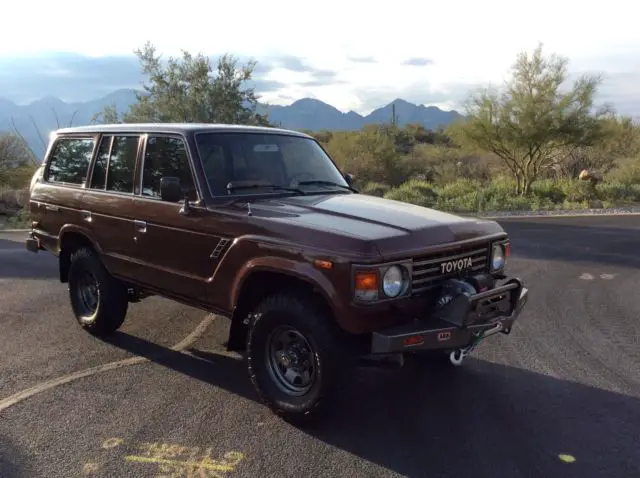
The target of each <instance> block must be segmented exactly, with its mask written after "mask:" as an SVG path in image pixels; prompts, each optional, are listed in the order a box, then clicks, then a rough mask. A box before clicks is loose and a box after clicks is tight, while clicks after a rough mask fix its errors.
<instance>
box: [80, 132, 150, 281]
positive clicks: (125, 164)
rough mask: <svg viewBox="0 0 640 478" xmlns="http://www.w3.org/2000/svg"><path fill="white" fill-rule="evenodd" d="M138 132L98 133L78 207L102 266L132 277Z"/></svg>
mask: <svg viewBox="0 0 640 478" xmlns="http://www.w3.org/2000/svg"><path fill="white" fill-rule="evenodd" d="M141 136H142V135H140V134H105V135H102V138H101V140H100V145H99V146H98V151H97V154H96V158H95V161H94V164H93V168H92V171H93V172H92V175H91V181H90V182H89V184H88V186H87V188H86V190H85V195H84V197H83V203H84V204H83V206H82V211H81V212H82V216H83V223H84V227H86V228H88V229H89V230H90V231H91V234H92V236H93V237H94V238H95V240H96V241H97V242H98V244H99V246H100V248H101V249H102V253H103V261H104V264H105V266H106V267H107V268H108V269H109V271H110V272H111V273H112V274H114V275H117V276H120V277H124V278H133V277H134V276H135V275H136V269H137V265H136V263H135V260H134V257H133V252H134V248H133V246H134V242H133V236H134V227H133V192H134V183H135V177H136V164H137V159H138V155H139V149H140V146H141Z"/></svg>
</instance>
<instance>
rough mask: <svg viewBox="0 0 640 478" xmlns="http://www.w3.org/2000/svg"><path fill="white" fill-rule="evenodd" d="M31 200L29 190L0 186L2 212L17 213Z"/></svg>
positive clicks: (0, 210)
mask: <svg viewBox="0 0 640 478" xmlns="http://www.w3.org/2000/svg"><path fill="white" fill-rule="evenodd" d="M28 202H29V190H27V189H8V188H0V214H15V213H16V212H18V211H19V210H20V209H21V208H23V207H25V206H26V205H27V203H28Z"/></svg>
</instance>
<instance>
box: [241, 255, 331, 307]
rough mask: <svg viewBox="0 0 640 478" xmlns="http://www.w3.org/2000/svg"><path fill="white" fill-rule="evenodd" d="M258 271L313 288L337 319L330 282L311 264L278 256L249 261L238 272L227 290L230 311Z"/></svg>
mask: <svg viewBox="0 0 640 478" xmlns="http://www.w3.org/2000/svg"><path fill="white" fill-rule="evenodd" d="M258 271H266V272H275V273H278V274H283V275H287V276H289V277H293V278H296V279H299V280H301V281H303V282H306V283H307V284H309V285H311V286H313V287H314V288H316V289H317V290H318V292H319V293H320V294H321V295H322V296H323V298H324V299H325V301H326V302H327V304H329V306H330V307H331V309H332V312H333V314H334V316H336V317H337V315H338V313H339V310H338V309H339V308H340V304H339V302H338V301H339V297H338V294H337V293H336V290H335V288H334V287H333V284H332V283H331V281H330V280H329V279H328V278H327V277H326V276H325V275H324V274H323V273H322V272H321V271H320V270H318V269H316V268H315V267H314V266H313V264H311V263H309V262H306V261H305V260H302V261H297V260H294V259H289V258H283V257H278V256H262V257H257V258H254V259H251V260H249V261H248V262H246V263H245V264H244V265H243V266H242V267H241V268H240V270H238V273H237V274H236V276H235V278H234V280H233V282H232V283H231V286H230V289H229V299H230V304H229V306H230V310H234V309H235V307H236V305H237V303H238V299H239V297H240V292H241V290H242V286H243V285H244V283H245V281H246V280H247V279H248V278H249V277H250V276H251V274H253V273H255V272H258Z"/></svg>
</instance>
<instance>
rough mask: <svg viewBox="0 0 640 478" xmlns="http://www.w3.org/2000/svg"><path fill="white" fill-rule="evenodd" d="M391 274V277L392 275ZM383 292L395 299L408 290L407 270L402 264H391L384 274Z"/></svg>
mask: <svg viewBox="0 0 640 478" xmlns="http://www.w3.org/2000/svg"><path fill="white" fill-rule="evenodd" d="M390 275H391V277H390ZM394 276H395V277H394ZM381 282H382V292H383V293H384V295H385V297H388V298H390V299H395V298H396V297H399V296H401V295H402V294H403V293H404V292H406V290H407V287H408V285H409V283H408V280H407V270H406V269H405V268H404V267H402V266H401V265H398V264H394V265H392V266H389V267H388V268H387V269H386V270H385V271H384V272H383V274H382V281H381Z"/></svg>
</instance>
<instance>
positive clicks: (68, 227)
mask: <svg viewBox="0 0 640 478" xmlns="http://www.w3.org/2000/svg"><path fill="white" fill-rule="evenodd" d="M68 233H75V234H80V235H81V236H83V237H84V238H85V239H86V240H87V241H89V242H90V243H91V245H92V246H93V248H94V249H95V250H96V252H98V254H100V255H102V248H101V247H100V244H99V243H98V242H97V241H95V240H94V239H93V238H92V237H91V230H90V229H87V228H86V227H84V226H80V225H77V224H65V225H64V226H62V227H61V228H60V235H59V237H58V252H60V251H61V250H62V239H63V237H64V236H65V234H68Z"/></svg>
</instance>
